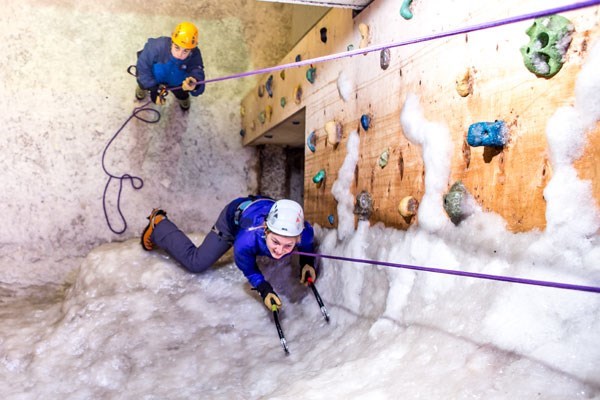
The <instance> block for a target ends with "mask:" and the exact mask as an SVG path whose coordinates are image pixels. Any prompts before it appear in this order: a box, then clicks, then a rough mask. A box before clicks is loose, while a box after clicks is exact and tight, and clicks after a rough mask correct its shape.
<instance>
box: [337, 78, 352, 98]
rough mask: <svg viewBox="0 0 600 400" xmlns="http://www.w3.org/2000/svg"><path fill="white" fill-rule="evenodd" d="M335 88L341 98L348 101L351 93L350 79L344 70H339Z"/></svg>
mask: <svg viewBox="0 0 600 400" xmlns="http://www.w3.org/2000/svg"><path fill="white" fill-rule="evenodd" d="M337 89H338V93H339V95H340V97H341V98H342V100H344V101H348V100H349V99H350V94H351V93H352V81H351V80H350V78H349V77H348V75H347V74H346V72H345V71H344V70H341V71H340V74H339V75H338V79H337Z"/></svg>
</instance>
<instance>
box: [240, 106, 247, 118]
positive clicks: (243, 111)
mask: <svg viewBox="0 0 600 400" xmlns="http://www.w3.org/2000/svg"><path fill="white" fill-rule="evenodd" d="M240 116H241V117H242V118H244V117H245V116H246V108H245V107H244V106H240Z"/></svg>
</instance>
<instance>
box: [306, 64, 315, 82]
mask: <svg viewBox="0 0 600 400" xmlns="http://www.w3.org/2000/svg"><path fill="white" fill-rule="evenodd" d="M306 79H307V80H308V81H309V82H310V83H315V79H317V69H316V68H315V67H313V66H312V65H311V66H310V68H309V69H307V70H306Z"/></svg>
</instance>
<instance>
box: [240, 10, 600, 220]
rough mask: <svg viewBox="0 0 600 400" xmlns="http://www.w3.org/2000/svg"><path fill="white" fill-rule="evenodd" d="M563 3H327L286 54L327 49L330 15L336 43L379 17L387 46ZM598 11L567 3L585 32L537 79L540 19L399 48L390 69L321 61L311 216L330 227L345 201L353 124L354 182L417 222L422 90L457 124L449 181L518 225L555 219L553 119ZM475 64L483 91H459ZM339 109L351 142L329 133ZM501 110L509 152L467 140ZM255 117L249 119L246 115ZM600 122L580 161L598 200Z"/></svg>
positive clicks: (380, 212)
mask: <svg viewBox="0 0 600 400" xmlns="http://www.w3.org/2000/svg"><path fill="white" fill-rule="evenodd" d="M557 5H561V2H558V1H547V2H540V1H516V0H507V1H503V2H501V3H494V4H493V5H489V4H486V3H482V4H476V3H473V2H468V1H466V0H457V1H448V2H441V3H440V2H415V4H414V7H413V13H414V17H413V19H412V20H409V21H407V20H404V19H402V18H401V17H400V15H399V7H400V4H397V2H390V1H383V0H380V1H375V2H373V3H372V4H371V5H370V6H369V7H368V8H366V9H365V10H364V11H363V12H361V13H360V14H359V15H358V16H357V17H356V18H354V19H352V18H351V16H350V15H349V14H344V13H338V14H331V13H330V14H328V15H327V17H326V18H325V19H324V20H323V21H321V23H320V24H317V26H316V27H315V28H314V30H313V32H312V33H309V35H307V37H305V38H304V39H303V41H302V42H301V43H299V45H298V48H297V49H294V50H293V51H292V52H291V53H290V55H289V57H288V58H287V60H290V58H291V59H293V57H294V56H295V54H296V53H297V52H301V51H306V52H307V54H316V53H317V51H316V50H315V48H317V49H319V50H322V47H321V44H320V41H319V39H318V31H319V29H320V27H322V26H326V27H327V28H328V30H329V31H330V32H337V34H336V35H334V37H333V39H334V40H335V41H336V44H331V45H329V44H328V46H330V47H328V48H329V50H331V51H343V50H345V49H346V47H347V45H348V44H353V45H354V46H355V48H358V44H359V42H360V34H359V32H358V25H359V24H360V23H366V24H368V25H369V27H370V30H371V45H379V44H385V43H392V42H398V41H402V40H407V39H412V38H416V37H423V36H426V35H429V34H431V33H433V32H442V31H447V30H451V29H455V28H459V27H463V26H466V25H473V24H476V23H482V22H487V21H493V20H498V19H501V18H507V17H510V16H514V15H518V14H523V13H526V12H532V11H537V10H541V9H544V8H550V7H553V6H557ZM598 14H599V8H598V7H594V8H588V9H584V10H578V11H574V12H569V13H566V14H564V16H565V17H567V18H569V19H570V20H571V21H572V22H573V23H574V25H575V27H576V32H575V34H574V38H573V41H572V43H571V46H570V48H569V51H568V53H567V57H566V59H567V60H566V61H567V62H566V64H565V65H564V66H563V68H562V70H561V71H560V72H559V73H558V74H557V75H556V76H555V77H553V78H551V79H544V78H538V77H536V76H535V75H533V74H532V73H530V72H529V71H528V70H527V69H526V68H525V67H524V65H523V60H522V57H521V54H520V52H519V48H520V47H521V46H523V45H525V44H526V43H527V42H528V39H529V38H528V37H527V36H526V34H525V30H526V29H527V28H528V27H529V26H530V25H531V23H532V21H524V22H520V23H516V24H511V25H507V26H503V27H497V28H493V29H488V30H483V31H477V32H472V33H470V34H463V35H459V36H454V37H449V38H444V39H439V40H434V41H429V42H424V43H420V44H414V45H408V46H402V47H395V48H392V49H391V55H392V62H391V65H390V67H389V68H388V69H387V70H385V71H384V70H382V69H381V68H380V67H379V57H380V55H379V52H373V53H369V54H367V55H357V56H353V57H349V58H343V59H339V60H334V61H329V62H327V63H323V64H318V65H317V70H318V74H319V75H318V79H317V82H315V84H314V85H312V86H311V88H310V91H309V92H305V98H304V100H303V103H302V105H301V106H304V107H306V132H305V135H308V134H309V133H310V132H312V131H315V132H316V134H317V136H318V140H317V146H316V147H317V150H316V152H315V153H311V152H310V151H308V149H307V150H306V158H305V180H304V182H305V196H304V198H305V209H306V216H307V218H308V219H309V220H311V221H314V222H317V223H319V224H320V225H322V226H326V227H327V226H330V225H329V223H328V221H327V216H328V215H329V214H334V215H335V208H336V202H335V199H334V198H333V197H332V195H331V185H332V184H333V182H334V181H335V179H336V178H337V170H338V169H339V168H340V166H341V164H342V162H343V160H344V157H345V156H346V141H347V137H348V134H349V133H350V132H351V131H352V130H355V129H358V131H359V134H360V141H361V144H360V158H359V163H358V166H357V171H356V177H355V183H354V185H353V188H352V191H353V193H354V194H357V193H358V192H360V191H361V190H367V191H369V192H370V193H371V194H372V196H373V198H374V200H375V210H374V213H373V215H372V217H371V222H372V223H375V222H378V221H382V222H384V223H385V224H386V225H388V226H394V227H398V228H401V229H406V228H407V227H408V226H409V224H410V223H415V222H418V221H416V219H413V220H411V221H406V220H404V218H402V217H401V216H400V215H399V214H398V212H397V205H398V203H399V201H400V200H401V199H402V198H403V197H404V196H407V195H412V196H414V197H416V198H417V199H420V198H421V197H422V196H423V191H424V174H425V173H426V172H427V171H425V170H424V166H423V160H422V155H421V150H420V148H419V146H417V145H415V144H412V143H410V142H409V141H408V140H407V139H406V138H405V136H404V134H403V132H402V128H401V126H400V113H401V111H402V106H403V104H404V101H405V99H406V96H407V94H409V93H414V94H417V95H419V96H420V98H421V105H422V107H423V110H424V114H425V116H426V118H427V119H428V120H430V121H436V122H439V123H442V124H444V125H445V126H447V127H448V129H449V131H450V134H451V137H452V142H453V146H454V149H453V156H452V160H451V171H450V177H449V180H448V187H450V186H451V185H452V184H453V183H454V182H455V181H456V180H459V179H460V180H462V181H463V183H464V184H465V186H466V187H467V189H468V190H469V192H470V193H471V194H472V195H473V196H474V197H475V198H476V199H477V201H478V202H479V204H480V205H481V206H482V208H483V209H485V210H488V211H493V212H496V213H498V214H500V215H501V216H502V217H503V218H504V219H505V220H506V221H507V225H508V227H509V229H511V230H513V231H528V230H531V229H536V228H537V229H543V228H544V227H545V223H546V222H545V201H544V198H543V190H544V187H545V186H546V184H547V182H548V180H549V179H550V177H551V176H552V170H551V166H550V162H549V159H548V157H549V155H548V149H547V143H546V136H545V128H546V124H547V121H548V119H549V117H550V116H551V115H552V114H553V113H554V112H555V110H556V109H557V108H558V107H560V106H565V105H572V104H573V101H574V83H575V79H576V77H577V73H578V71H579V70H580V68H581V65H582V63H583V62H584V61H585V58H586V56H587V53H588V48H589V47H590V46H592V44H593V42H594V41H598V39H600V37H599V36H600V35H599V33H600V29H599V20H600V18H599V17H598ZM330 39H332V37H331V36H330ZM309 49H312V50H311V51H309ZM319 55H322V54H319ZM303 58H305V57H304V55H303ZM466 69H469V70H470V71H471V72H472V76H473V93H472V94H471V95H469V96H467V97H461V96H459V95H458V93H457V92H456V78H457V76H458V75H460V74H462V73H464V71H465V70H466ZM341 71H344V73H345V74H346V75H347V76H348V77H349V80H350V81H351V82H352V85H353V92H352V96H351V98H350V100H348V101H347V102H345V101H343V100H342V99H341V98H340V96H339V94H338V90H337V84H336V81H337V77H338V75H339V74H340V72H341ZM302 72H303V73H304V70H303V71H302ZM298 79H301V78H298ZM304 79H305V78H304ZM305 82H306V81H305ZM290 83H291V81H290ZM288 84H289V83H288ZM303 86H306V83H304V84H303ZM286 90H288V91H289V90H290V88H287V89H286ZM244 104H245V107H246V108H247V109H251V108H252V107H254V108H256V109H258V108H260V106H261V105H260V100H259V101H258V102H257V99H256V98H252V96H248V97H247V98H246V99H245V100H244ZM362 114H370V115H372V118H373V119H372V126H371V128H370V129H369V130H368V131H367V132H365V131H364V130H363V129H362V128H360V117H361V115H362ZM333 119H335V120H337V121H339V122H340V123H342V125H343V128H344V134H343V139H342V142H341V143H340V144H339V145H338V146H337V147H335V148H334V147H333V146H331V145H330V144H328V143H327V142H326V140H325V133H324V126H325V123H326V122H327V121H329V120H333ZM496 119H499V120H504V121H505V123H506V124H507V125H508V126H509V129H510V141H509V143H508V145H507V146H506V147H505V148H504V149H503V150H502V151H496V152H495V151H490V149H487V148H483V147H469V146H465V141H466V134H467V130H468V127H469V126H470V125H471V124H472V123H475V122H481V121H494V120H496ZM250 121H251V119H245V120H244V124H245V125H248V124H250ZM599 130H600V125H599V126H597V127H596V129H595V130H594V131H593V132H590V133H589V137H590V141H589V143H588V146H587V148H586V150H585V154H584V156H583V157H582V158H581V160H579V161H578V162H577V163H576V167H577V168H578V171H579V173H580V176H581V177H582V178H585V179H590V180H591V181H592V185H593V190H594V195H595V197H596V199H600V167H599V165H600V163H598V162H597V160H598V156H599V154H598V153H599V152H600V132H599ZM267 131H268V127H263V129H262V130H256V131H255V132H254V135H257V136H260V135H262V134H264V132H267ZM248 143H249V144H250V143H251V139H248ZM386 148H387V149H389V151H390V158H389V162H388V165H387V166H386V167H385V168H383V169H382V168H380V167H379V166H378V159H379V156H380V154H381V153H382V152H383V151H384V150H385V149H386ZM321 168H324V169H326V171H327V180H326V182H325V184H324V185H322V186H321V187H316V185H315V184H313V183H312V177H313V175H314V174H315V173H316V172H317V171H318V170H319V169H321Z"/></svg>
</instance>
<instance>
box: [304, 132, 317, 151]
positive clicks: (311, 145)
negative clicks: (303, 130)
mask: <svg viewBox="0 0 600 400" xmlns="http://www.w3.org/2000/svg"><path fill="white" fill-rule="evenodd" d="M306 146H307V147H308V149H309V150H310V151H311V152H313V153H314V152H315V151H316V149H317V135H315V131H312V132H311V133H309V134H308V137H307V138H306Z"/></svg>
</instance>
